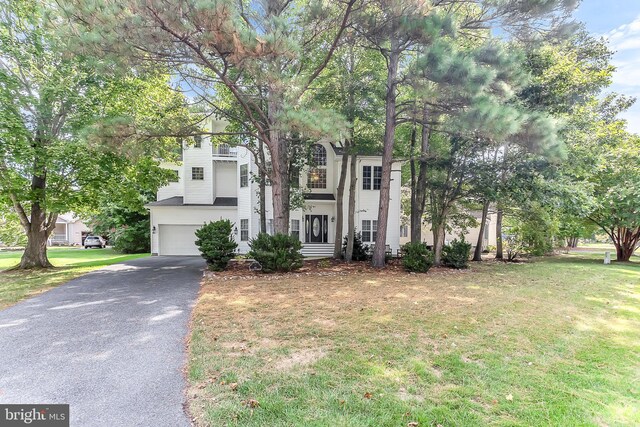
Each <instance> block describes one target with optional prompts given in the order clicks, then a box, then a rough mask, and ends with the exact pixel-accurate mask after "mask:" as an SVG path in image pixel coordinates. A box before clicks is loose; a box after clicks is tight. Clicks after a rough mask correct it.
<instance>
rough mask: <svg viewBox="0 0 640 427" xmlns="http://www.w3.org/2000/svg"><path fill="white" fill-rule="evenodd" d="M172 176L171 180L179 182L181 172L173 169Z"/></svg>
mask: <svg viewBox="0 0 640 427" xmlns="http://www.w3.org/2000/svg"><path fill="white" fill-rule="evenodd" d="M171 172H172V174H171V177H170V178H169V182H178V181H180V172H178V171H176V170H173V171H171Z"/></svg>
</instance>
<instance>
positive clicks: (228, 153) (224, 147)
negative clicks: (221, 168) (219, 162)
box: [212, 144, 238, 157]
mask: <svg viewBox="0 0 640 427" xmlns="http://www.w3.org/2000/svg"><path fill="white" fill-rule="evenodd" d="M212 148H213V155H214V156H216V157H237V156H238V148H237V147H232V146H230V145H229V144H219V145H214V146H213V147H212Z"/></svg>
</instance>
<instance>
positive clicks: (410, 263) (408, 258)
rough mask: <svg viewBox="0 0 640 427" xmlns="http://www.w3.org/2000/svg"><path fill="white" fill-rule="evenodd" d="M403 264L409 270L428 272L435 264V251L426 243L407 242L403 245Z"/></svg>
mask: <svg viewBox="0 0 640 427" xmlns="http://www.w3.org/2000/svg"><path fill="white" fill-rule="evenodd" d="M402 251H403V252H404V255H403V256H402V266H403V267H404V268H405V270H407V271H411V272H415V273H426V272H427V271H429V269H430V268H431V266H432V265H433V252H431V251H430V250H429V249H428V248H427V245H426V244H424V243H411V242H409V243H407V244H405V245H404V246H403V247H402Z"/></svg>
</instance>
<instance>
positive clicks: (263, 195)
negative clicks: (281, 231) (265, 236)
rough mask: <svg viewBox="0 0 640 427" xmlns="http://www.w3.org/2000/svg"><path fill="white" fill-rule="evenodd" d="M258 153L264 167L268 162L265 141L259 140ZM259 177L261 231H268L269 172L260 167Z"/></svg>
mask: <svg viewBox="0 0 640 427" xmlns="http://www.w3.org/2000/svg"><path fill="white" fill-rule="evenodd" d="M258 154H259V156H260V157H259V158H260V162H261V163H262V165H261V166H262V167H266V164H267V162H266V161H265V160H266V159H265V157H264V143H263V142H262V141H259V143H258ZM258 178H259V180H260V182H259V183H258V192H259V194H258V198H259V203H260V205H259V210H260V212H259V215H260V232H261V233H266V232H267V174H265V173H264V170H263V169H262V168H260V169H258Z"/></svg>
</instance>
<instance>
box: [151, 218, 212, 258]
mask: <svg viewBox="0 0 640 427" xmlns="http://www.w3.org/2000/svg"><path fill="white" fill-rule="evenodd" d="M200 227H202V226H201V225H162V224H160V227H159V228H160V232H159V235H158V239H159V241H160V242H159V243H160V254H159V255H200V251H198V247H197V246H196V243H195V242H196V234H195V233H196V230H197V229H198V228H200Z"/></svg>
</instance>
